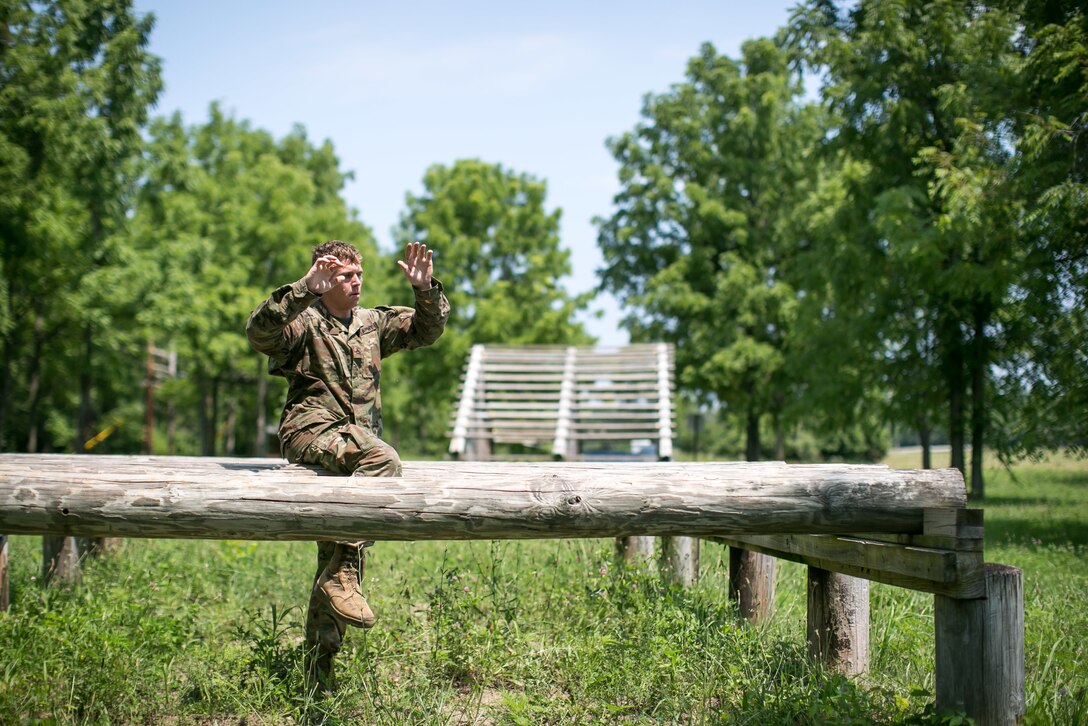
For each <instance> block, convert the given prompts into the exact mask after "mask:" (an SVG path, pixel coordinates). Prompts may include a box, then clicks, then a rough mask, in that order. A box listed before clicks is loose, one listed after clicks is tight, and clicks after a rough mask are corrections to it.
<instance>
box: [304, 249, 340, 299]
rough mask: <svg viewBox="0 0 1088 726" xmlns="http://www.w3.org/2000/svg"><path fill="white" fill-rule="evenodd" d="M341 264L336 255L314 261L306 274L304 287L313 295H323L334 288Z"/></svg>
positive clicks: (325, 256)
mask: <svg viewBox="0 0 1088 726" xmlns="http://www.w3.org/2000/svg"><path fill="white" fill-rule="evenodd" d="M343 266H344V265H343V263H342V262H340V260H339V259H338V258H337V257H336V255H324V256H322V257H318V258H317V259H316V260H314V264H313V267H311V268H310V271H309V272H307V273H306V287H308V288H310V292H312V293H314V294H315V295H324V294H325V293H327V292H328V291H329V290H331V289H333V288H334V287H336V284H337V282H338V281H337V276H338V275H339V274H340V270H341V268H343Z"/></svg>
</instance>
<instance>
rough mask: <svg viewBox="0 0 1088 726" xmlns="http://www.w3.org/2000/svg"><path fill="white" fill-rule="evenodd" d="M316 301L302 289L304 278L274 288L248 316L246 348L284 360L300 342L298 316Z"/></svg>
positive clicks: (304, 283)
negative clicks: (247, 344) (247, 342)
mask: <svg viewBox="0 0 1088 726" xmlns="http://www.w3.org/2000/svg"><path fill="white" fill-rule="evenodd" d="M318 299H319V298H318V296H317V295H315V294H314V293H312V292H310V290H309V289H308V288H307V287H306V280H305V279H301V280H298V281H296V282H293V283H291V284H290V285H284V286H283V287H280V288H277V289H276V290H275V291H274V292H273V293H272V294H271V295H270V296H269V297H268V299H267V300H265V301H264V302H263V303H261V304H260V305H258V306H257V309H256V310H254V311H253V314H252V315H250V316H249V322H247V323H246V337H247V338H249V345H250V346H251V347H252V348H253V350H255V351H257V352H259V353H264V354H265V355H267V356H269V357H271V358H273V359H279V360H285V359H287V358H288V357H290V355H291V352H292V351H293V350H294V349H295V346H296V345H297V343H298V342H299V341H300V340H301V339H302V335H303V330H304V326H303V325H302V323H301V322H299V321H298V320H297V318H298V316H299V315H301V314H302V313H303V312H304V311H305V310H306V309H307V308H308V307H310V306H311V305H313V304H314V302H316V301H317V300H318Z"/></svg>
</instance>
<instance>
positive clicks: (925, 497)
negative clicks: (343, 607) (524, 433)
mask: <svg viewBox="0 0 1088 726" xmlns="http://www.w3.org/2000/svg"><path fill="white" fill-rule="evenodd" d="M965 501H966V493H965V489H964V483H963V478H962V476H961V475H960V473H959V472H958V471H956V470H955V469H938V470H929V471H900V470H893V469H889V468H886V467H882V466H849V465H806V466H791V465H786V464H782V463H779V462H762V463H698V464H696V463H683V464H677V463H667V462H662V463H629V462H609V463H599V464H595V463H565V462H556V463H550V464H540V463H500V462H479V463H475V462H410V463H407V464H405V466H404V476H403V477H402V478H395V479H366V478H351V477H336V476H332V475H329V474H326V473H324V472H320V471H316V470H311V469H308V468H305V467H300V466H293V465H289V464H287V463H286V462H284V461H282V460H279V459H222V458H220V459H211V458H186V457H146V456H133V457H122V456H63V455H31V454H3V455H0V532H7V533H9V534H53V535H83V536H123V537H167V538H207V539H262V540H315V539H381V540H422V539H432V540H434V539H534V538H560V537H614V536H628V535H634V534H638V535H688V536H708V535H721V534H725V533H763V532H798V533H817V532H855V531H865V532H891V533H911V532H921V531H922V527H923V518H924V510H925V509H928V508H949V507H951V508H957V507H963V506H964V505H965Z"/></svg>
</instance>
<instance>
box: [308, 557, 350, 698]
mask: <svg viewBox="0 0 1088 726" xmlns="http://www.w3.org/2000/svg"><path fill="white" fill-rule="evenodd" d="M336 547H337V543H336V542H318V543H317V572H316V573H314V586H313V587H312V588H311V590H310V602H309V605H308V607H307V609H306V676H307V678H308V680H309V682H310V683H311V684H313V685H317V686H319V687H320V688H321V689H322V690H326V691H332V690H335V689H336V674H335V672H334V669H333V658H334V657H335V656H336V654H337V653H338V652H340V645H341V643H342V642H343V640H344V625H343V623H341V622H340V621H339V620H337V619H336V618H335V617H333V615H332V613H331V612H329V609H328V608H327V607H326V606H325V600H324V598H322V597H320V596H319V595H318V594H317V581H318V579H319V578H320V577H321V574H322V573H323V572H324V571H325V568H326V567H327V566H328V564H329V562H330V561H331V560H332V558H333V554H334V552H335V550H336Z"/></svg>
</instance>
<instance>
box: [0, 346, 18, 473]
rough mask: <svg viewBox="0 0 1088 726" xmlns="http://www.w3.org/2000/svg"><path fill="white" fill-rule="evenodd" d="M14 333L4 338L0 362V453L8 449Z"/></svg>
mask: <svg viewBox="0 0 1088 726" xmlns="http://www.w3.org/2000/svg"><path fill="white" fill-rule="evenodd" d="M14 336H15V331H10V332H8V334H7V335H5V336H4V355H3V359H2V360H0V451H6V450H7V448H8V402H9V401H11V362H12V360H14V356H15V350H14V348H15V346H14V344H13V341H12V339H13V338H14Z"/></svg>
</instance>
